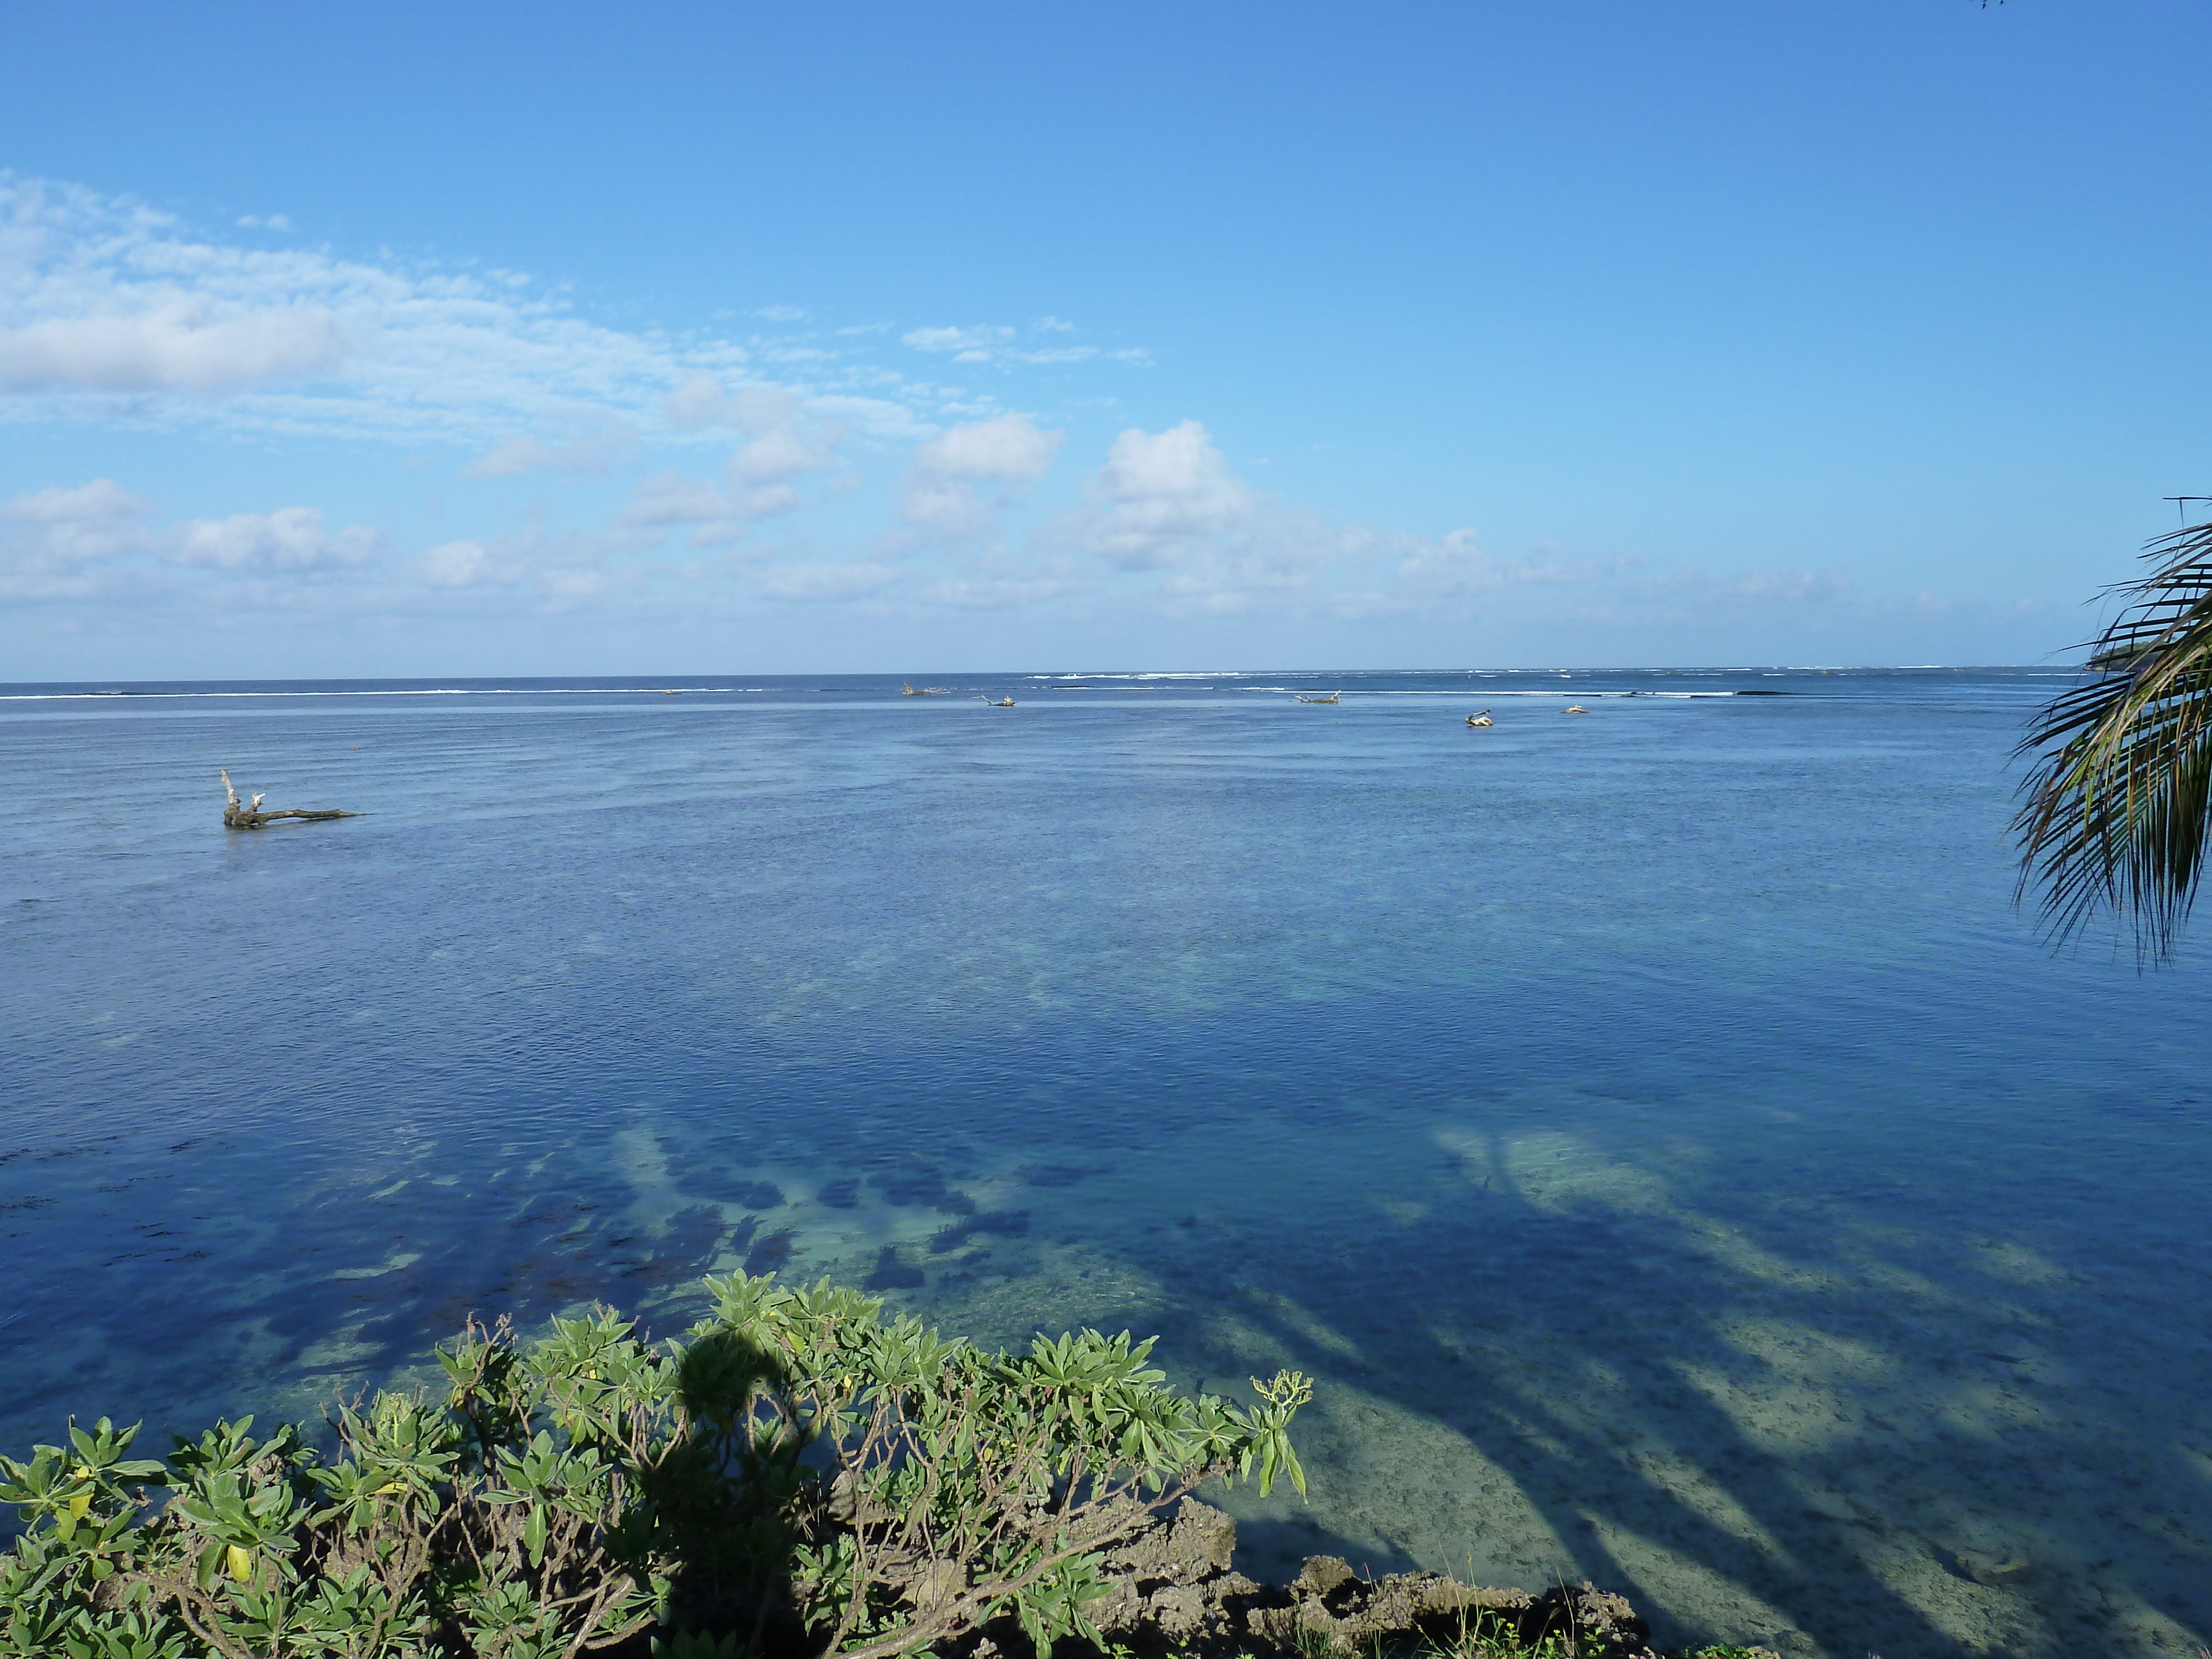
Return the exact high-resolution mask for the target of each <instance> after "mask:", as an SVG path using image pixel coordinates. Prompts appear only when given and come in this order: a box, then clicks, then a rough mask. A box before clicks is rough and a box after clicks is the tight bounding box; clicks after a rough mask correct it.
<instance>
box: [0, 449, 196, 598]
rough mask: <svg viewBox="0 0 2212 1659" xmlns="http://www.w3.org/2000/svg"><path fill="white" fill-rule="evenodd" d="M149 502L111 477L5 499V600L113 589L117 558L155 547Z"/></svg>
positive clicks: (1, 568) (0, 557) (0, 573)
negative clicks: (150, 528)
mask: <svg viewBox="0 0 2212 1659" xmlns="http://www.w3.org/2000/svg"><path fill="white" fill-rule="evenodd" d="M151 505H152V504H151V503H150V502H149V501H145V500H144V499H143V497H140V496H137V495H132V494H131V492H130V491H129V490H127V489H124V488H123V487H122V486H121V485H120V484H118V483H116V482H115V481H114V480H113V479H112V478H95V479H94V480H93V481H92V482H91V483H87V484H78V485H76V486H74V487H62V486H57V487H55V488H53V489H41V490H38V491H35V492H33V494H30V495H18V496H16V497H15V499H14V500H13V501H0V599H87V598H90V597H92V596H93V595H94V594H95V593H98V592H102V591H105V590H106V588H108V587H110V586H112V583H113V581H114V580H116V577H117V574H118V573H117V571H116V569H115V568H114V562H115V561H118V560H121V559H124V558H126V557H128V556H131V554H134V553H143V552H145V551H147V550H149V549H151V548H152V547H154V546H155V544H156V543H157V540H158V538H156V537H155V533H154V532H152V531H151V530H149V528H148V527H147V524H146V514H147V513H148V512H149V510H150V508H151Z"/></svg>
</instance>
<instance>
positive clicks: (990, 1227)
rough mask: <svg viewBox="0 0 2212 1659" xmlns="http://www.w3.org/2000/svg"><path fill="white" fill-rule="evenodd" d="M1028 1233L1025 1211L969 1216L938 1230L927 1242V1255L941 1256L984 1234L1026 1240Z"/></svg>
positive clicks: (1028, 1224) (1006, 1211)
mask: <svg viewBox="0 0 2212 1659" xmlns="http://www.w3.org/2000/svg"><path fill="white" fill-rule="evenodd" d="M1029 1231H1030V1212H1028V1211H1027V1210H998V1211H994V1212H991V1213H989V1214H987V1215H971V1216H969V1218H967V1219H966V1220H965V1221H956V1222H954V1223H953V1224H952V1225H951V1226H949V1227H945V1228H941V1229H940V1230H939V1231H938V1233H937V1235H936V1236H935V1237H933V1238H932V1239H931V1240H930V1241H929V1253H930V1254H931V1255H945V1253H946V1252H947V1251H950V1250H957V1249H959V1248H960V1247H961V1246H962V1245H963V1244H965V1243H967V1242H968V1241H969V1239H971V1238H975V1237H979V1236H981V1235H982V1234H985V1233H996V1234H998V1235H999V1236H1000V1237H1004V1238H1026V1237H1029Z"/></svg>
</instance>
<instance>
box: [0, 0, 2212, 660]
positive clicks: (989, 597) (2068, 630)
mask: <svg viewBox="0 0 2212 1659" xmlns="http://www.w3.org/2000/svg"><path fill="white" fill-rule="evenodd" d="M2208 57H2212V12H2208V11H2207V10H2206V9H2204V8H2203V6H2202V5H2201V4H2198V3H2193V0H2192V3H2143V4H2127V5H2123V4H2107V5H2099V4H2079V3H2075V4H2066V5H2060V4H2057V3H2054V0H2011V3H2008V4H2004V5H2001V6H1999V5H1992V6H1990V7H1988V8H1986V9H1984V8H1983V7H1981V6H1979V5H1977V4H1974V3H1972V0H1913V3H1887V0H1862V3H1856V4H1853V5H1850V6H1840V5H1837V6H1828V7H1813V6H1796V7H1779V6H1774V5H1771V4H1759V5H1753V4H1749V3H1743V4H1697V3H1681V4H1673V3H1670V4H1667V5H1663V6H1645V7H1632V6H1629V5H1626V4H1601V5H1589V6H1581V7H1567V6H1539V5H1534V4H1522V5H1517V6H1504V5H1483V4H1466V3H1462V4H1455V5H1452V6H1434V7H1414V6H1402V7H1395V8H1389V7H1386V8H1361V9H1354V8H1348V7H1341V6H1337V7H1327V8H1324V7H1317V6H1281V5H1273V6H1261V5H1257V4H1223V5H1217V6H1210V7H1190V6H1187V5H1183V6H1164V5H1158V6H1154V5H1118V6H1114V7H1072V8H1058V9H1052V8H1038V7H1028V6H1024V7H1015V6H991V5H950V6H940V7H933V8H920V7H890V6H871V5H855V6H848V7H843V8H804V9H802V8H797V7H791V8H783V9H762V8H744V7H732V6H725V7H718V8H711V9H710V8H703V7H702V8H684V7H674V6H647V7H641V8H630V9H623V10H621V11H620V12H615V11H611V10H608V9H605V8H592V9H585V8H581V7H575V6H560V5H556V6H550V7H549V6H543V5H540V6H532V7H529V8H524V7H520V6H485V7H477V8H470V9H458V8H449V7H440V8H435V9H434V8H430V7H417V6H408V5H392V4H386V5H384V6H380V7H376V8H372V9H356V10H354V11H352V12H346V13H342V12H340V11H338V10H336V9H299V8H289V9H280V8H277V7H275V6H258V7H242V6H224V5H212V6H202V7H197V8H192V9H189V10H179V9H175V8H163V9H155V8H153V7H150V6H149V7H118V6H112V5H101V4H96V3H95V4H91V5H85V6H77V7H70V8H33V7H29V6H25V5H21V4H16V5H9V6H5V7H0V169H5V171H4V173H0V679H42V678H59V679H96V678H164V677H171V676H193V677H201V676H235V675H246V674H265V675H285V676H289V675H310V674H328V675H349V676H351V675H380V674H389V675H416V674H455V675H460V674H525V673H564V672H566V673H577V672H600V673H655V672H661V671H739V670H744V669H750V670H753V671H759V672H778V671H809V670H824V671H828V670H842V671H862V670H881V671H893V672H896V671H907V670H913V671H928V670H932V669H945V670H954V669H963V668H984V667H1002V668H1042V667H1117V666H1118V667H1131V668H1178V667H1197V668H1208V667H1235V666H1288V665H1315V666H1322V665H1346V666H1351V665H1359V666H1385V667H1387V666H1464V665H1494V666H1538V665H1560V664H1564V665H1599V664H1620V665H1629V664H1643V665H1651V664H1672V663H1711V662H1759V663H1765V662H1818V663H1872V662H1888V663H1898V662H2021V661H2039V660H2045V659H2051V658H2052V657H2054V655H2061V654H2064V653H2067V652H2068V648H2069V647H2071V646H2072V645H2074V644H2075V642H2076V641H2079V640H2080V639H2081V637H2083V635H2084V634H2085V632H2086V631H2087V630H2089V629H2091V628H2092V627H2093V624H2094V621H2095V618H2096V615H2097V613H2096V611H2094V609H2093V607H2087V606H2085V605H2084V601H2085V600H2087V599H2089V598H2090V597H2091V596H2092V595H2093V593H2094V592H2096V590H2097V589H2098V588H2099V587H2100V586H2101V585H2103V584H2105V583H2106V582H2109V581H2112V580H2116V579H2118V578H2120V577H2122V576H2124V575H2125V574H2127V573H2128V571H2129V569H2130V566H2131V562H2132V558H2133V554H2134V550H2136V548H2137V547H2138V546H2139V545H2140V544H2141V543H2142V540H2143V539H2144V538H2146V537H2148V536H2149V535H2152V534H2154V533H2155V532H2158V531H2160V529H2162V528H2166V527H2168V526H2171V525H2172V523H2174V522H2175V520H2174V517H2173V512H2174V510H2173V508H2172V507H2169V506H2167V505H2166V504H2165V503H2163V502H2162V501H2160V497H2162V496H2166V495H2176V494H2183V493H2212V393H2208V392H2207V387H2208V386H2212V374H2208V372H2207V371H2208V369H2212V361H2208V360H2209V359H2212V350H2209V349H2208V345H2212V331H2208V325H2207V321H2206V316H2207V309H2206V306H2205V290H2206V282H2207V278H2206V275H2205V273H2206V272H2207V270H2212V259H2208V257H2207V255H2208V253H2212V247H2209V246H2208V242H2212V228H2208V220H2207V216H2206V214H2205V212H2204V209H2203V204H2204V202H2205V201H2206V200H2207V199H2208V196H2212V192H2208V190H2207V184H2208V178H2207V174H2208V173H2212V133H2209V132H2208V130H2207V129H2208V124H2207V120H2206V117H2205V114H2204V108H2203V100H2202V97H2201V82H2202V75H2203V64H2204V63H2205V62H2206V61H2207V60H2208Z"/></svg>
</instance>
